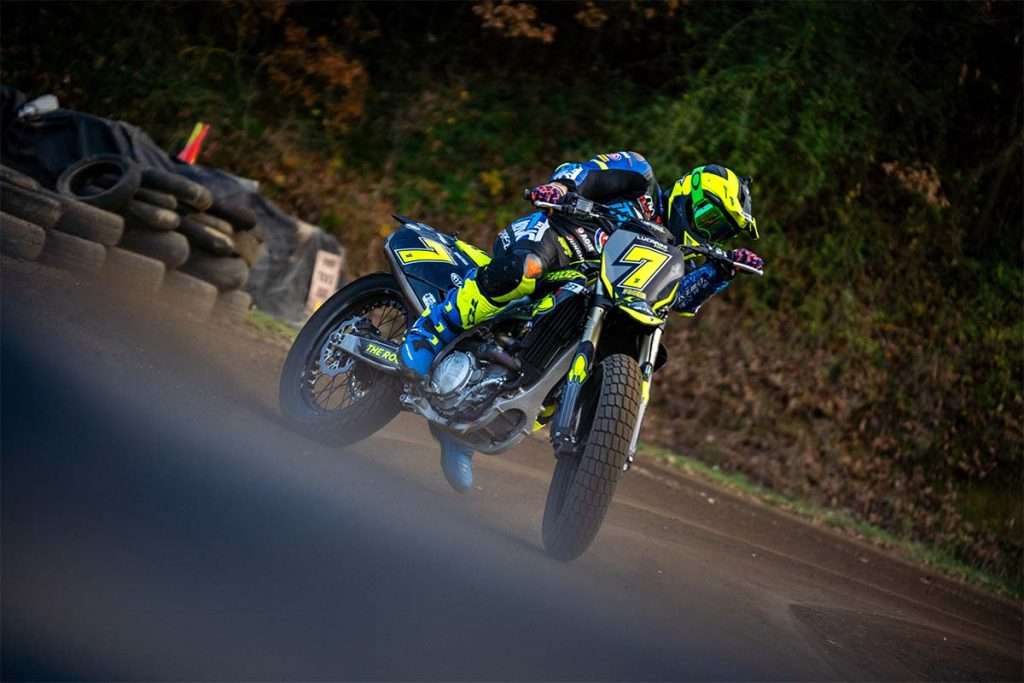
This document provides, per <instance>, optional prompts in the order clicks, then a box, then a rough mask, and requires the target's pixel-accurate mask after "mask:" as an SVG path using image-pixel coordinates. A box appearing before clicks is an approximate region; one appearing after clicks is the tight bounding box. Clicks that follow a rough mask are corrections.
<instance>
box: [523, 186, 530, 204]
mask: <svg viewBox="0 0 1024 683" xmlns="http://www.w3.org/2000/svg"><path fill="white" fill-rule="evenodd" d="M523 199H525V200H526V201H530V188H528V187H524V188H523Z"/></svg>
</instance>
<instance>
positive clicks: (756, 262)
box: [729, 249, 764, 276]
mask: <svg viewBox="0 0 1024 683" xmlns="http://www.w3.org/2000/svg"><path fill="white" fill-rule="evenodd" d="M729 258H730V259H732V260H733V261H735V262H736V263H742V264H743V265H745V266H750V267H751V268H757V269H758V270H763V269H764V259H763V258H761V257H760V256H758V255H757V254H755V253H754V252H752V251H750V250H749V249H733V250H732V251H730V252H729ZM742 272H743V271H742V270H739V269H738V268H737V269H733V272H732V275H733V276H735V275H736V273H742Z"/></svg>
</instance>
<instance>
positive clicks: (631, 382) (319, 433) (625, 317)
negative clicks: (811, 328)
mask: <svg viewBox="0 0 1024 683" xmlns="http://www.w3.org/2000/svg"><path fill="white" fill-rule="evenodd" d="M535 206H536V207H538V208H541V209H546V210H549V211H551V212H552V213H553V214H558V218H559V219H560V220H565V221H569V222H570V223H573V222H574V223H577V224H584V223H585V224H589V225H591V226H596V227H600V228H601V229H602V231H603V233H604V234H606V235H608V238H607V241H606V242H605V244H604V245H603V249H602V252H601V257H600V260H594V261H581V262H576V263H573V264H571V266H570V267H569V268H566V269H563V270H558V271H555V272H550V273H547V274H546V275H545V276H544V278H543V280H542V286H540V287H538V291H537V292H536V293H535V294H534V297H532V298H525V297H524V298H523V299H520V300H518V301H514V302H512V303H510V304H509V305H507V306H506V307H505V308H504V309H503V310H502V311H501V312H500V313H499V314H498V315H497V316H496V317H495V318H493V319H491V320H488V321H486V322H484V323H482V324H480V325H478V326H476V327H474V328H472V329H469V330H467V331H465V332H463V333H462V334H460V335H459V336H458V337H456V338H455V339H454V340H453V341H452V342H451V343H450V344H448V345H447V346H446V347H445V348H444V349H442V350H441V352H440V353H439V354H438V355H437V358H436V359H435V360H434V363H433V365H432V367H431V370H430V373H429V375H428V377H427V378H426V379H425V380H419V379H413V378H410V377H409V376H408V375H405V374H403V372H402V370H401V366H400V365H399V360H398V349H399V345H400V344H401V342H402V339H403V337H404V335H405V331H406V329H407V328H408V327H409V326H410V325H411V324H412V323H413V322H414V321H415V319H416V317H417V316H418V315H419V313H420V311H421V310H422V309H423V308H424V307H426V306H428V305H430V304H433V303H434V302H436V301H440V300H441V299H443V298H444V295H445V292H446V291H447V290H448V289H449V288H450V287H452V286H453V285H458V284H460V283H461V281H462V278H464V277H465V276H466V273H467V272H468V271H469V270H471V269H472V268H475V267H478V266H482V265H484V264H486V263H487V262H489V260H490V257H489V256H488V255H487V254H486V253H484V252H483V251H481V250H480V249H477V248H476V247H474V246H472V245H470V244H467V243H466V242H463V241H461V240H459V239H457V238H455V237H453V236H450V235H447V234H444V233H442V232H439V231H437V230H435V229H434V228H431V227H430V226H428V225H425V224H423V223H419V222H416V221H413V220H409V219H406V218H403V217H401V216H396V217H395V218H396V220H398V221H399V223H400V224H401V225H400V227H399V228H398V229H397V230H396V231H395V232H394V233H392V234H391V235H390V236H389V237H388V239H387V241H386V242H385V253H386V255H387V258H388V261H389V262H390V265H391V273H375V274H373V275H368V276H366V277H362V278H360V279H358V280H355V281H353V282H352V283H350V284H349V285H347V286H346V287H344V288H342V289H341V290H339V291H338V292H336V293H335V294H334V295H333V296H332V297H331V298H330V299H328V300H327V301H326V302H324V304H323V305H322V306H320V308H319V309H318V310H317V311H316V312H315V313H314V314H313V315H312V317H310V319H309V321H308V322H307V323H306V325H305V326H304V327H303V328H302V330H301V332H300V333H299V335H298V337H297V338H296V340H295V343H294V345H293V346H292V348H291V350H290V352H289V353H288V358H287V360H286V361H285V364H284V368H283V370H282V374H281V383H280V393H279V399H280V404H281V409H282V412H283V413H284V415H285V416H286V417H287V418H289V420H290V421H292V422H293V423H294V424H295V425H297V426H299V427H300V428H303V429H304V430H305V431H307V432H308V433H310V434H312V435H313V436H315V437H317V438H320V439H322V440H324V441H326V442H327V443H330V444H333V445H346V444H351V443H354V442H356V441H359V440H361V439H365V438H366V437H368V436H370V435H371V434H373V433H374V432H376V431H377V430H379V429H380V428H382V427H383V426H384V425H385V424H386V423H387V422H389V421H390V420H391V419H392V418H393V417H395V415H397V414H398V413H399V411H401V410H407V411H409V412H413V413H416V414H417V415H420V416H421V417H423V418H425V419H426V420H428V421H429V422H430V423H431V425H432V428H433V429H435V430H443V431H445V432H447V433H448V434H449V435H451V436H452V437H454V438H455V439H456V440H458V441H461V442H462V443H465V444H466V445H468V446H469V447H471V448H473V449H474V450H476V451H479V452H481V453H488V454H496V453H501V452H503V451H506V450H508V449H510V448H512V447H513V446H514V445H515V444H517V443H519V442H520V441H521V440H522V439H524V438H525V437H526V436H527V435H529V434H530V433H531V432H533V431H534V430H537V429H540V428H541V427H542V426H543V425H545V424H548V423H550V437H551V443H552V446H553V448H554V454H555V457H556V464H555V469H554V476H553V477H552V480H551V486H550V488H549V490H548V496H547V502H546V507H545V510H544V521H543V524H542V536H543V542H544V548H545V549H546V551H547V552H548V554H549V555H551V556H552V557H555V558H557V559H560V560H571V559H575V558H576V557H578V556H579V555H581V554H582V553H583V552H584V551H585V550H586V549H587V548H588V547H589V546H590V544H591V542H593V540H594V538H595V537H596V536H597V532H598V529H599V528H600V526H601V523H602V521H603V520H604V517H605V513H606V512H607V511H608V507H609V506H610V504H611V499H612V495H613V494H614V492H615V486H616V483H617V482H618V479H619V475H620V474H621V473H622V472H624V471H625V470H627V469H629V465H630V463H632V461H633V455H634V453H635V451H636V446H637V439H638V436H639V434H640V427H641V424H642V423H643V417H644V410H645V408H646V406H647V402H648V398H649V396H650V384H651V376H652V375H653V373H654V371H655V369H656V368H657V367H659V365H660V364H661V363H663V362H664V360H665V358H666V354H665V351H664V350H663V349H662V348H661V344H660V342H661V335H662V331H663V329H664V327H665V323H666V320H667V316H668V313H669V311H670V310H671V304H672V303H673V302H674V300H675V297H676V293H677V290H678V288H679V279H680V278H681V277H682V275H683V272H684V270H683V258H684V257H683V253H684V252H694V253H699V254H701V255H703V256H705V257H706V258H709V259H713V260H716V261H720V262H724V263H727V264H729V266H730V267H733V268H739V269H743V270H747V271H752V272H755V273H757V274H760V271H756V270H754V269H752V268H750V267H749V266H746V265H744V264H740V263H734V262H733V261H731V260H730V259H729V256H728V254H727V253H726V252H724V251H722V250H720V249H718V248H716V247H713V246H710V245H704V244H687V245H684V246H675V245H673V244H672V238H671V236H670V235H669V233H668V231H666V230H665V229H664V228H663V227H661V226H660V225H657V224H655V223H651V222H647V221H642V220H632V221H629V222H627V223H625V224H622V223H619V224H617V227H616V222H615V221H613V220H612V218H611V212H610V210H609V209H608V207H605V206H602V205H600V204H597V203H594V202H591V201H588V200H586V199H583V198H580V197H570V198H569V199H568V201H566V202H565V203H563V204H547V203H544V202H535ZM606 330H614V333H612V334H602V332H603V331H606ZM659 351H660V354H659Z"/></svg>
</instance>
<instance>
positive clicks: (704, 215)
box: [693, 199, 737, 242]
mask: <svg viewBox="0 0 1024 683" xmlns="http://www.w3.org/2000/svg"><path fill="white" fill-rule="evenodd" d="M693 227H694V229H695V230H696V231H697V233H699V234H700V236H701V237H703V238H704V239H705V240H707V241H708V242H720V241H722V240H727V239H729V238H730V237H733V236H735V235H736V232H737V230H736V226H735V225H734V224H733V222H732V221H730V220H729V219H728V217H726V215H725V213H724V212H723V211H722V210H721V209H720V208H718V206H717V205H715V204H713V203H711V202H709V201H707V200H706V199H705V200H704V201H703V202H701V203H700V205H699V206H694V208H693Z"/></svg>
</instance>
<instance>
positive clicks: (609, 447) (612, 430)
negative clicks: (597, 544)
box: [542, 354, 641, 561]
mask: <svg viewBox="0 0 1024 683" xmlns="http://www.w3.org/2000/svg"><path fill="white" fill-rule="evenodd" d="M640 383H641V376H640V368H639V366H637V363H636V361H635V360H633V359H632V358H630V357H629V356H625V355H622V354H613V355H611V356H608V357H607V358H605V359H604V360H603V361H601V363H600V364H598V365H597V366H596V367H595V368H594V372H593V373H592V374H591V376H590V377H589V378H588V379H587V383H586V384H585V385H584V386H583V392H582V394H581V395H580V398H579V406H578V408H577V415H576V430H575V431H576V434H577V435H578V439H579V440H580V441H581V442H582V443H583V447H582V449H581V451H580V452H579V453H578V454H576V455H563V456H561V457H559V459H558V461H557V463H556V464H555V472H554V476H553V477H552V478H551V487H550V488H549V489H548V498H547V503H546V505H545V507H544V522H543V525H542V535H543V538H544V549H545V550H546V551H547V553H548V555H550V556H552V557H554V558H555V559H558V560H563V561H568V560H574V559H576V558H577V557H579V556H580V555H582V554H583V553H584V552H585V551H586V550H587V548H589V547H590V544H591V543H592V542H593V541H594V538H595V537H596V536H597V532H598V530H599V529H600V528H601V523H602V522H603V521H604V517H605V514H607V512H608V508H609V507H610V506H611V502H612V496H613V495H614V494H615V486H616V484H617V483H618V481H619V475H620V474H621V473H622V467H623V465H624V464H625V462H626V457H627V455H628V454H629V442H630V439H631V438H632V435H633V426H634V425H635V424H636V420H637V416H638V414H639V411H640Z"/></svg>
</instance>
